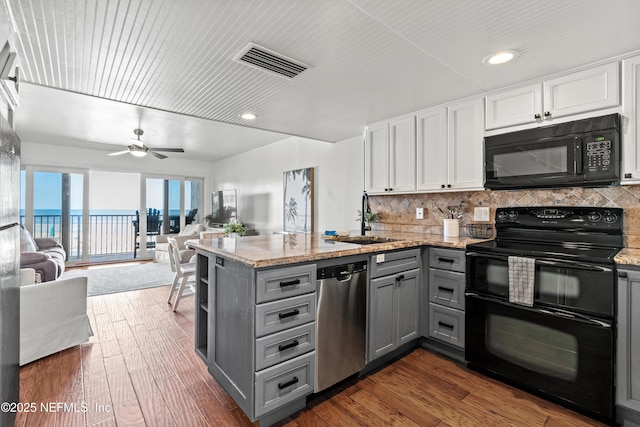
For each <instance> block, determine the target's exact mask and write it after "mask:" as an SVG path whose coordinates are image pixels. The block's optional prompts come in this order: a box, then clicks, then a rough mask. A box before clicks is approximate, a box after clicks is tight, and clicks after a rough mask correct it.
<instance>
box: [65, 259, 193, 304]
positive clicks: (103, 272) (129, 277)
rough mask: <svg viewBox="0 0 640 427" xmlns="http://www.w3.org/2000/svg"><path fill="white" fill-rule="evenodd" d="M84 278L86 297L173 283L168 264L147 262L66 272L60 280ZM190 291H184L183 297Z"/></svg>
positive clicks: (172, 275) (172, 274)
mask: <svg viewBox="0 0 640 427" xmlns="http://www.w3.org/2000/svg"><path fill="white" fill-rule="evenodd" d="M79 276H86V277H87V278H88V281H87V282H88V289H87V296H95V295H105V294H113V293H116V292H126V291H134V290H137V289H145V288H155V287H157V286H166V285H169V284H171V283H172V282H173V277H174V273H173V272H172V271H171V268H170V267H169V264H163V263H156V262H149V263H145V264H135V265H122V266H114V267H109V266H107V267H101V268H92V269H89V270H68V271H65V272H64V273H63V274H62V278H67V277H79ZM190 291H191V292H192V289H185V291H184V292H183V294H182V295H183V296H185V295H187V294H188V293H189V292H190Z"/></svg>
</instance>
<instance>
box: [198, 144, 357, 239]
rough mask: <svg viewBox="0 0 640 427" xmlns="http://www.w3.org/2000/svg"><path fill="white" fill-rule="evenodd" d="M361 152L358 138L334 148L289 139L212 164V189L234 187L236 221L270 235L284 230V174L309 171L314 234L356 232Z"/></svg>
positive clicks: (333, 145) (332, 146)
mask: <svg viewBox="0 0 640 427" xmlns="http://www.w3.org/2000/svg"><path fill="white" fill-rule="evenodd" d="M362 153H363V144H362V137H360V136H359V137H354V138H350V139H347V140H344V141H340V142H338V143H335V144H333V143H328V142H322V141H316V140H311V139H306V138H299V137H291V138H287V139H285V140H282V141H278V142H275V143H273V144H270V145H267V146H265V147H261V148H258V149H255V150H251V151H248V152H246V153H242V154H239V155H236V156H232V157H228V158H226V159H223V160H220V161H218V162H215V163H214V164H213V167H212V169H213V170H212V185H211V189H212V190H214V191H215V190H225V189H233V188H235V189H236V190H237V195H238V216H239V217H240V219H241V220H242V221H243V222H244V223H246V224H248V225H249V226H250V227H251V228H255V229H256V230H257V231H258V232H259V233H260V234H270V233H272V232H273V231H278V230H282V224H283V182H282V180H283V172H285V171H289V170H295V169H302V168H307V167H313V168H314V182H315V184H314V187H315V188H314V191H315V211H314V212H315V230H314V231H318V232H324V231H325V230H358V229H359V223H358V222H357V221H356V218H357V215H358V209H360V206H361V196H362V190H363V188H364V162H363V154H362ZM208 209H211V208H210V207H209V208H208Z"/></svg>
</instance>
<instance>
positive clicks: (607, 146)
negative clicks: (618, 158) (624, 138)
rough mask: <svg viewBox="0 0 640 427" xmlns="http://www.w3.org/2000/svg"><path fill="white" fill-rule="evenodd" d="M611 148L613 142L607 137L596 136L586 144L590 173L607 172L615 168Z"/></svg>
mask: <svg viewBox="0 0 640 427" xmlns="http://www.w3.org/2000/svg"><path fill="white" fill-rule="evenodd" d="M589 139H591V138H589ZM611 148H612V147H611V140H610V139H607V137H605V136H597V135H595V136H593V139H592V140H591V141H588V142H587V143H586V149H587V170H588V171H589V172H590V173H594V172H595V173H597V172H607V171H609V170H610V169H611V168H612V167H613V160H614V159H613V158H612V151H611Z"/></svg>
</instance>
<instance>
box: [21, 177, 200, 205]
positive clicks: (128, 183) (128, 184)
mask: <svg viewBox="0 0 640 427" xmlns="http://www.w3.org/2000/svg"><path fill="white" fill-rule="evenodd" d="M89 173H90V177H89V180H90V182H91V184H90V185H91V189H90V192H89V194H90V195H89V207H90V210H126V211H131V212H132V213H133V212H135V211H136V210H137V209H139V206H140V203H139V199H140V197H139V195H140V175H139V174H136V173H120V172H103V171H90V172H89ZM69 176H70V180H71V194H70V197H71V209H73V210H81V209H82V197H83V191H82V187H83V182H82V178H83V175H82V174H73V173H72V174H69ZM33 179H34V209H37V210H39V209H61V207H62V174H61V173H58V172H34V177H33ZM20 181H21V188H20V196H21V197H20V206H21V208H22V209H24V201H25V173H24V171H22V173H21V175H20ZM163 181H164V180H163V179H154V178H149V179H148V180H147V206H148V207H150V208H155V209H160V210H161V209H162V206H163V203H162V200H163ZM189 191H190V185H189V183H188V182H187V192H189ZM190 208H191V206H190V200H189V198H187V204H186V210H187V211H189V209H190ZM179 209H180V181H178V180H170V181H169V210H179Z"/></svg>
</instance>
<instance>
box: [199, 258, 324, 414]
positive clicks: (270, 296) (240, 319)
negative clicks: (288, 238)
mask: <svg viewBox="0 0 640 427" xmlns="http://www.w3.org/2000/svg"><path fill="white" fill-rule="evenodd" d="M196 276H197V278H198V282H197V283H198V286H197V287H196V292H197V295H196V300H197V301H199V303H198V311H197V312H196V351H197V352H198V354H200V356H201V357H202V358H203V359H204V360H205V362H206V363H207V365H208V368H209V372H210V373H211V374H212V375H213V377H214V378H215V379H216V380H217V381H218V382H219V383H220V384H221V385H222V387H223V388H224V389H225V391H226V392H227V393H229V395H230V396H231V397H232V398H233V399H234V400H235V401H236V403H237V404H238V406H239V407H240V408H241V409H242V410H243V411H244V413H245V414H246V415H247V417H249V419H251V421H256V420H260V422H261V423H262V422H264V423H265V424H271V423H273V422H276V421H278V420H279V419H281V418H285V417H286V416H287V415H289V414H290V413H293V412H295V411H297V410H300V409H301V408H303V407H304V406H305V403H306V400H305V396H306V395H308V394H311V393H313V388H314V375H315V343H316V339H315V315H316V309H315V304H316V265H315V264H299V265H293V266H285V267H277V268H265V269H254V268H252V267H251V266H248V265H246V264H244V263H241V262H238V261H234V260H231V259H227V258H224V257H220V256H216V255H213V254H209V253H201V252H198V261H197V275H196ZM205 293H206V294H207V296H206V298H205V296H204V295H205ZM205 303H206V304H205ZM203 307H205V308H206V310H205V309H204V308H203ZM204 337H206V338H204ZM205 356H206V357H205Z"/></svg>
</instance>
